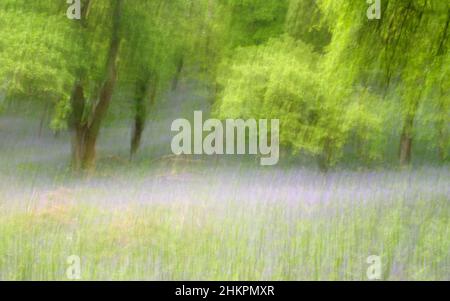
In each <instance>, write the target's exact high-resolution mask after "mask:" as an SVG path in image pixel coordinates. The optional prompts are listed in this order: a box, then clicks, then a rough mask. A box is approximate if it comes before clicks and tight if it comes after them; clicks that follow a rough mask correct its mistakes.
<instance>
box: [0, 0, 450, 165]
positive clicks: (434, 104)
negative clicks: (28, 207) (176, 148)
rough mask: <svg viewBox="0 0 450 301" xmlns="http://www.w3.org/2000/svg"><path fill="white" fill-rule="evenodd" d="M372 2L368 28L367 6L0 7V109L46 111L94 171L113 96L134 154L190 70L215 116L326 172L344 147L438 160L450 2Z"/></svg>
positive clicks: (93, 2)
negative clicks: (420, 149)
mask: <svg viewBox="0 0 450 301" xmlns="http://www.w3.org/2000/svg"><path fill="white" fill-rule="evenodd" d="M381 3H382V6H381V19H380V20H368V18H367V16H366V11H367V9H368V7H369V5H368V4H367V3H366V1H364V0H361V1H359V0H358V1H344V0H342V1H337V0H170V1H168V0H133V1H129V0H82V1H81V11H80V20H70V19H68V18H67V16H66V11H67V9H68V4H67V3H66V1H65V0H64V1H63V0H61V1H54V0H35V1H27V0H2V2H1V3H0V98H1V99H0V100H1V101H0V105H1V104H2V103H5V102H7V103H10V104H11V105H14V103H15V102H16V101H18V100H20V99H32V100H33V101H34V102H36V103H38V104H39V105H40V106H42V107H49V106H51V107H52V108H53V117H52V121H51V126H52V128H54V129H62V128H68V129H69V130H70V131H71V133H72V154H73V156H72V165H73V167H74V168H75V169H93V168H94V167H95V158H96V155H95V149H96V144H97V140H98V136H99V133H100V129H101V126H102V124H103V123H104V119H105V116H106V115H107V113H108V110H109V109H110V106H111V102H112V101H113V96H114V95H117V94H118V93H119V91H121V90H127V91H132V95H133V96H132V99H131V100H132V104H133V106H132V107H133V116H134V122H133V124H134V126H133V135H132V139H131V142H130V154H131V157H133V156H134V155H135V153H136V152H137V151H138V149H139V145H140V141H141V137H142V133H143V131H144V129H145V124H146V119H147V117H148V116H149V114H151V113H152V108H154V107H155V106H157V105H158V104H159V103H160V101H161V98H162V95H163V93H165V92H166V91H167V90H169V89H173V90H175V89H176V88H177V86H178V82H179V80H180V77H181V76H182V73H183V72H182V71H183V70H185V69H188V68H189V69H190V70H195V72H196V73H197V75H198V77H199V78H202V80H203V81H204V82H205V85H208V87H210V88H211V89H210V91H211V93H212V95H213V97H212V99H213V102H214V103H213V115H215V116H217V117H219V118H223V119H226V118H244V119H247V118H278V119H280V124H281V133H280V142H281V144H282V146H283V147H284V149H285V150H287V151H288V152H289V153H291V154H293V155H296V156H300V155H303V154H305V155H309V156H314V157H316V158H317V160H318V163H319V165H320V166H321V167H322V168H323V169H327V168H329V167H331V166H333V165H334V164H336V163H338V162H339V161H340V160H342V159H343V158H345V156H346V154H348V153H350V152H353V153H356V154H357V156H358V158H359V159H360V160H361V161H363V162H373V161H383V158H384V157H385V152H386V148H387V147H389V146H391V145H392V144H395V145H396V147H397V148H398V161H399V163H400V164H401V165H408V164H410V162H411V160H412V151H413V148H414V145H415V143H416V141H419V140H420V141H421V142H422V143H427V145H428V147H429V148H431V149H432V150H433V151H434V152H436V153H437V155H438V156H439V158H440V160H442V161H446V160H448V158H449V149H450V129H449V125H450V95H449V94H450V93H449V91H450V87H449V85H450V78H449V66H450V56H449V54H448V46H449V39H448V37H449V22H450V2H448V1H432V0H384V1H382V2H381ZM124 103H125V102H124ZM119 105H120V104H119ZM124 108H128V107H126V106H125V105H124ZM392 133H393V134H392ZM392 137H396V141H392Z"/></svg>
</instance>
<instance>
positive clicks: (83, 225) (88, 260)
mask: <svg viewBox="0 0 450 301" xmlns="http://www.w3.org/2000/svg"><path fill="white" fill-rule="evenodd" d="M449 213H450V206H449V202H448V200H445V199H441V200H426V199H424V200H418V201H414V202H406V201H405V200H402V199H398V200H395V201H392V202H386V203H375V204H364V205H362V203H361V205H358V204H357V203H351V204H334V203H332V202H331V203H328V204H311V205H305V204H290V205H287V204H282V205H278V204H276V203H273V204H263V205H260V206H259V205H252V206H249V205H248V204H240V203H236V202H228V203H222V204H217V203H214V204H213V205H208V204H206V203H198V204H196V203H172V204H153V205H133V206H127V208H125V207H116V208H113V209H111V208H107V207H105V206H102V205H86V204H84V205H80V204H78V205H74V204H73V203H72V204H69V203H65V204H58V203H51V204H47V205H46V206H43V207H40V208H37V207H34V208H29V209H28V210H27V211H25V212H14V211H11V210H9V212H8V214H5V213H2V214H1V215H0V254H1V257H0V279H2V280H67V277H66V269H67V268H68V263H67V262H66V260H67V258H68V256H70V255H77V256H80V258H81V277H82V279H83V280H138V279H141V280H264V279H266V280H303V279H308V280H359V279H360V280H367V276H366V271H367V268H368V266H369V264H368V263H367V262H366V259H367V257H368V256H369V255H378V256H380V258H381V263H382V278H383V279H385V280H436V279H438V280H449V279H450V275H449V272H450V271H449V266H450V265H449V264H450V256H449V250H450V241H449V237H450V230H449V229H450V227H449V216H450V214H449Z"/></svg>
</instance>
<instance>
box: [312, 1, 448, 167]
mask: <svg viewBox="0 0 450 301" xmlns="http://www.w3.org/2000/svg"><path fill="white" fill-rule="evenodd" d="M318 3H319V7H320V8H321V11H322V12H323V14H324V16H326V18H327V21H328V23H329V24H330V30H331V33H332V35H333V38H332V41H331V43H330V45H329V46H328V48H327V53H328V54H327V58H328V62H327V63H326V64H325V67H326V68H327V69H328V74H329V77H328V78H329V80H330V82H334V83H335V84H334V88H333V89H335V90H337V89H339V88H338V87H339V86H345V87H351V86H352V85H355V84H362V85H364V86H366V87H373V88H374V89H375V90H378V92H380V95H381V97H384V98H386V96H387V95H388V92H389V90H391V91H396V92H398V93H397V94H398V95H399V96H400V99H401V100H400V103H399V107H400V111H401V115H402V125H401V134H400V143H399V161H400V164H401V165H407V164H409V163H410V162H411V154H412V145H413V139H414V135H415V127H414V124H415V121H416V117H417V113H418V110H419V108H420V106H421V105H422V104H423V101H424V99H425V98H426V97H427V96H430V94H428V95H426V94H425V93H424V92H425V91H429V92H430V91H432V90H433V89H431V90H430V89H427V88H428V87H431V86H434V87H436V86H437V85H438V84H437V83H436V81H435V80H434V79H438V78H440V80H441V83H440V85H442V84H444V85H445V83H444V82H445V81H448V77H445V76H444V78H445V79H444V82H442V79H443V78H442V77H439V76H437V77H436V76H433V74H435V75H436V74H437V73H439V72H441V71H443V69H442V68H443V67H442V66H443V64H444V63H445V61H446V60H447V59H446V57H447V56H448V53H447V50H446V49H447V46H446V45H447V44H448V17H449V5H450V4H449V3H448V2H446V1H426V0H411V1H410V0H401V1H388V0H387V1H383V2H382V3H383V6H382V8H381V9H382V16H381V20H374V21H370V20H367V17H366V15H365V13H364V12H365V11H366V10H367V6H366V4H365V3H364V2H354V1H352V2H349V1H342V2H339V1H331V0H320V1H319V2H318ZM444 45H445V46H444ZM428 102H430V103H431V102H433V99H428ZM427 105H428V104H427ZM443 112H445V110H444V111H443Z"/></svg>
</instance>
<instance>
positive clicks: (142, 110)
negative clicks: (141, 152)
mask: <svg viewBox="0 0 450 301" xmlns="http://www.w3.org/2000/svg"><path fill="white" fill-rule="evenodd" d="M150 78H151V79H150V80H144V81H138V82H137V83H136V94H135V116H134V128H133V134H132V138H131V146H130V160H132V159H133V158H134V156H135V155H136V153H137V151H138V149H139V147H140V145H141V140H142V133H143V132H144V129H145V123H146V121H147V113H148V107H150V106H153V105H154V104H155V101H156V95H157V92H158V81H159V78H158V76H151V77H150ZM149 91H150V93H149ZM148 94H149V95H148ZM147 97H148V103H147Z"/></svg>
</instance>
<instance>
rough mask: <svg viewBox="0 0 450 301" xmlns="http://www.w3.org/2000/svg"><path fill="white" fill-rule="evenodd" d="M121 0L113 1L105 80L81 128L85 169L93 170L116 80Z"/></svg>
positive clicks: (82, 165)
mask: <svg viewBox="0 0 450 301" xmlns="http://www.w3.org/2000/svg"><path fill="white" fill-rule="evenodd" d="M122 3H123V1H122V0H117V1H116V2H115V7H114V14H113V16H112V17H113V28H112V37H111V44H110V47H109V52H108V60H107V64H106V74H105V81H104V83H103V85H102V86H101V88H100V97H99V100H98V103H97V105H96V106H95V107H94V110H93V113H92V116H91V119H90V122H89V124H88V125H87V127H86V128H85V129H84V130H83V136H82V138H83V148H82V154H81V156H82V159H81V161H82V164H81V167H82V168H83V169H85V170H93V169H94V168H95V159H96V144H97V138H98V134H99V132H100V126H101V123H102V121H103V119H104V117H105V115H106V112H107V111H108V108H109V105H110V103H111V99H112V95H113V92H114V88H115V85H116V81H117V57H118V55H119V50H120V43H121V39H120V35H119V27H120V18H121V11H122Z"/></svg>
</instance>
